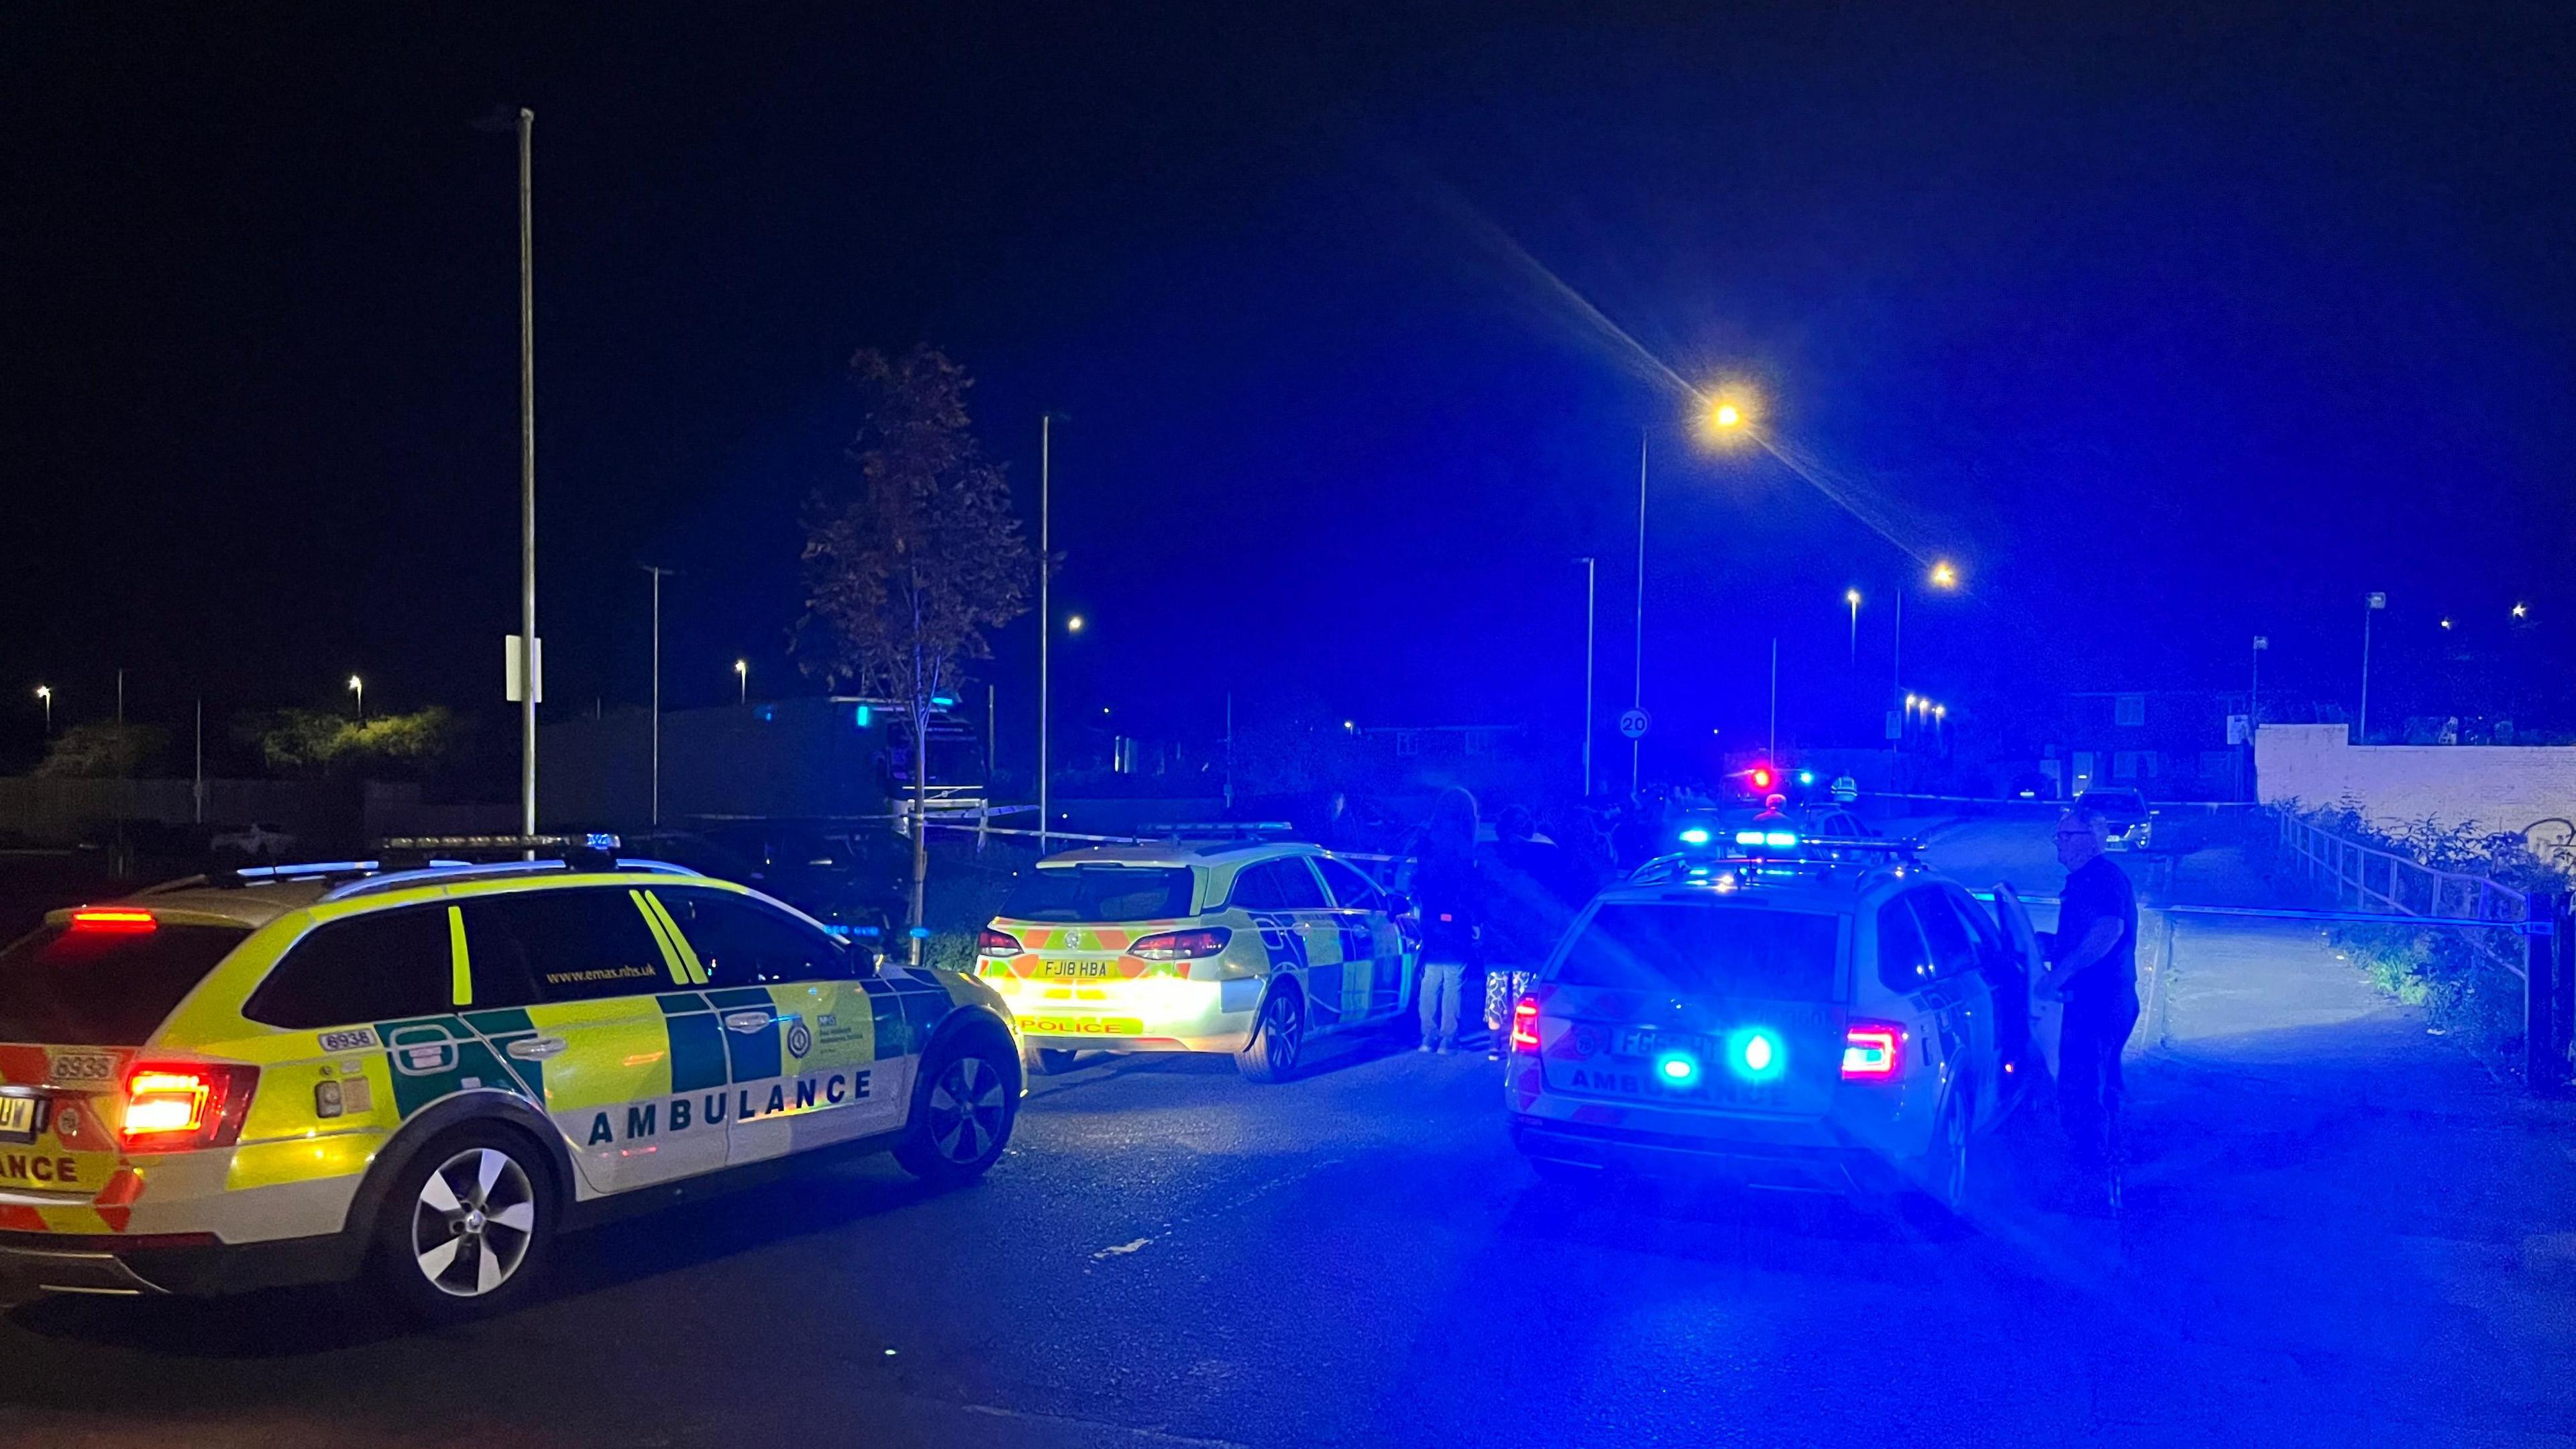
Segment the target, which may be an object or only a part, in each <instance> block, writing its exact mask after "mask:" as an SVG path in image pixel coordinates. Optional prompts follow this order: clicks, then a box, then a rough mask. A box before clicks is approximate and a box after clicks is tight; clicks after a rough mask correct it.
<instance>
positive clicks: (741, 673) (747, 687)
mask: <svg viewBox="0 0 2576 1449" xmlns="http://www.w3.org/2000/svg"><path fill="white" fill-rule="evenodd" d="M733 682H734V700H733V702H734V703H736V704H749V703H751V661H750V660H748V659H737V660H735V661H734V662H733Z"/></svg>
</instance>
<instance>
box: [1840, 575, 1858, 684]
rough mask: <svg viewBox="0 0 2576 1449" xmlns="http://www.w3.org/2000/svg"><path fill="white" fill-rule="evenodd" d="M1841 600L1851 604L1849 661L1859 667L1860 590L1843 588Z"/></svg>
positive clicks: (1854, 666)
mask: <svg viewBox="0 0 2576 1449" xmlns="http://www.w3.org/2000/svg"><path fill="white" fill-rule="evenodd" d="M1843 602H1844V603H1846V604H1849V605H1851V662H1852V667H1853V668H1855V669H1857V668H1859V667H1860V590H1858V589H1845V590H1843Z"/></svg>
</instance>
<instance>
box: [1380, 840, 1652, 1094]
mask: <svg viewBox="0 0 2576 1449" xmlns="http://www.w3.org/2000/svg"><path fill="white" fill-rule="evenodd" d="M1481 827H1482V821H1481V818H1480V817H1479V815H1478V812H1477V808H1476V797H1475V796H1473V795H1471V794H1469V793H1468V792H1467V791H1465V790H1461V789H1451V790H1446V791H1443V792H1442V793H1441V795H1440V797H1439V798H1438V800H1436V801H1435V802H1433V807H1432V813H1431V822H1430V824H1428V825H1426V826H1424V827H1423V828H1422V829H1421V830H1420V831H1418V832H1416V835H1415V838H1414V840H1413V842H1412V843H1411V846H1410V848H1409V849H1408V850H1407V851H1406V855H1407V856H1408V857H1410V865H1409V867H1408V870H1407V873H1406V876H1405V878H1404V879H1403V881H1402V882H1401V884H1402V885H1403V887H1404V889H1405V891H1406V893H1407V894H1408V895H1410V896H1411V897H1412V898H1413V908H1414V916H1415V919H1416V920H1418V921H1419V922H1420V923H1421V931H1422V962H1423V966H1422V983H1421V992H1420V998H1419V999H1420V1005H1421V1013H1422V1047H1421V1049H1422V1050H1424V1051H1426V1052H1447V1051H1453V1050H1455V1049H1456V1048H1457V1045H1458V1038H1459V1035H1460V1031H1461V1020H1462V1013H1463V1011H1464V1009H1465V1006H1466V990H1467V981H1468V978H1469V977H1471V976H1472V975H1474V974H1475V973H1476V972H1477V971H1478V970H1479V969H1481V970H1482V971H1483V973H1484V983H1485V989H1484V1018H1485V1026H1486V1029H1487V1030H1488V1031H1489V1032H1490V1033H1491V1034H1492V1044H1491V1049H1490V1051H1489V1053H1488V1054H1489V1055H1492V1056H1496V1057H1499V1056H1500V1055H1502V1051H1503V1047H1504V1044H1505V1040H1506V1035H1507V1033H1508V1032H1509V1031H1510V1029H1511V1019H1512V1003H1513V1002H1514V1001H1515V1000H1517V999H1518V998H1519V994H1520V992H1521V991H1522V990H1523V989H1525V988H1526V987H1527V985H1528V984H1529V980H1530V975H1531V973H1532V972H1534V971H1536V970H1537V969H1538V965H1539V963H1540V962H1541V961H1544V960H1545V959H1546V958H1547V954H1548V952H1549V951H1550V950H1552V949H1554V947H1555V945H1556V942H1557V938H1558V937H1559V936H1561V935H1563V934H1564V933H1565V928H1566V926H1567V925H1568V924H1570V923H1571V922H1572V921H1573V919H1574V916H1575V913H1576V912H1577V911H1580V910H1581V909H1582V908H1583V905H1584V903H1585V902H1586V901H1589V900H1590V899H1591V898H1592V893H1593V891H1594V890H1596V889H1598V888H1599V886H1600V884H1601V881H1602V878H1603V873H1602V871H1601V869H1600V868H1599V867H1598V866H1596V865H1595V864H1593V863H1591V861H1590V860H1589V859H1588V858H1587V855H1586V854H1585V853H1584V852H1581V851H1579V850H1578V849H1575V848H1570V847H1568V846H1566V845H1563V844H1560V843H1558V842H1557V841H1556V840H1554V839H1552V838H1550V837H1549V836H1548V835H1546V834H1544V833H1542V832H1541V831H1540V830H1539V828H1538V822H1537V820H1536V818H1535V817H1534V816H1533V815H1532V814H1531V813H1530V811H1529V809H1528V807H1526V806H1522V805H1509V806H1505V807H1504V808H1503V809H1502V811H1501V812H1500V813H1499V814H1497V815H1496V816H1495V817H1494V841H1493V848H1492V849H1491V850H1490V851H1486V850H1484V849H1482V848H1480V846H1479V844H1478V839H1477V837H1478V836H1479V835H1480V834H1482V828H1481Z"/></svg>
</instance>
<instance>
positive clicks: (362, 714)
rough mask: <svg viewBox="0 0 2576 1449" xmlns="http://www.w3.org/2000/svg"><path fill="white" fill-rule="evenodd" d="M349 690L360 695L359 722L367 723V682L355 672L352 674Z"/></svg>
mask: <svg viewBox="0 0 2576 1449" xmlns="http://www.w3.org/2000/svg"><path fill="white" fill-rule="evenodd" d="M349 692H350V693H351V694H354V695H356V696H357V697H358V723H360V724H365V723H366V722H367V682H366V681H365V680H363V679H360V678H359V677H358V676H356V675H354V674H352V675H350V676H349Z"/></svg>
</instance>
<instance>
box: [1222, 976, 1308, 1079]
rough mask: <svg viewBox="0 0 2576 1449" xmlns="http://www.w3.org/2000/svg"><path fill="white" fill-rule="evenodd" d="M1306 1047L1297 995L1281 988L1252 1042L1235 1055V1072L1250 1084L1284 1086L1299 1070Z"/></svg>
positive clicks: (1272, 996) (1303, 1016) (1272, 997)
mask: <svg viewBox="0 0 2576 1449" xmlns="http://www.w3.org/2000/svg"><path fill="white" fill-rule="evenodd" d="M1305 1046H1306V1012H1305V1009H1304V1007H1302V1006H1301V1005H1300V1004H1299V1003H1298V1000H1297V993H1296V992H1294V991H1291V990H1289V989H1288V988H1287V987H1285V986H1282V987H1280V988H1279V989H1278V990H1276V991H1273V992H1271V993H1270V999H1269V1000H1268V1001H1267V1002H1264V1003H1263V1004H1262V1007H1261V1021H1260V1023H1259V1024H1258V1025H1256V1026H1255V1027H1253V1029H1252V1040H1251V1041H1249V1042H1247V1043H1245V1044H1244V1048H1243V1050H1241V1051H1239V1052H1236V1053H1235V1054H1234V1066H1235V1070H1236V1071H1239V1072H1241V1073H1243V1078H1244V1080H1245V1081H1248V1082H1284V1081H1286V1080H1288V1078H1289V1076H1290V1075H1292V1074H1293V1073H1295V1071H1296V1070H1297V1058H1298V1054H1299V1053H1300V1052H1302V1051H1304V1050H1305Z"/></svg>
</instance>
